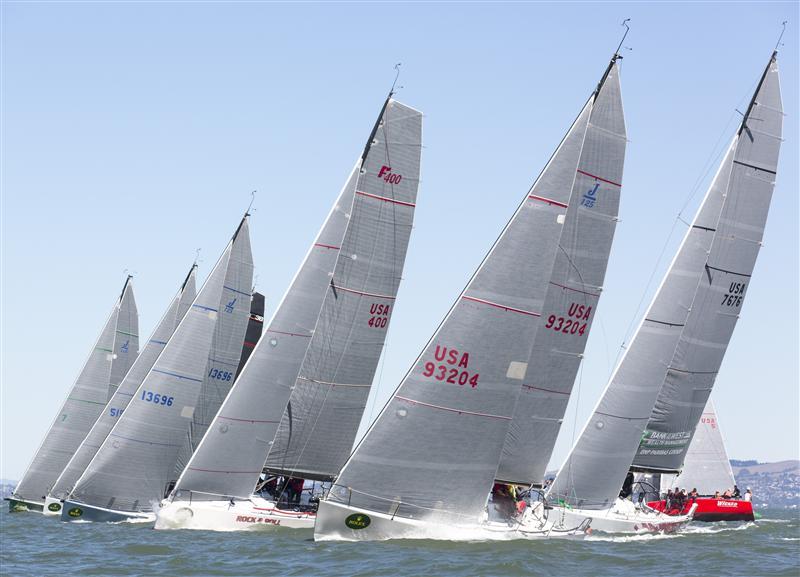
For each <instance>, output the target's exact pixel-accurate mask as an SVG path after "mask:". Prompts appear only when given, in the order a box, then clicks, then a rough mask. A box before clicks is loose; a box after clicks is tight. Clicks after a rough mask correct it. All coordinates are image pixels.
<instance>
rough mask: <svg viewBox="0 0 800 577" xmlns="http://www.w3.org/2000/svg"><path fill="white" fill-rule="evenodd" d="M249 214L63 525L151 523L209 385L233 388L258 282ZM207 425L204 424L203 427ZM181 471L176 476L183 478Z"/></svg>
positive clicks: (87, 475)
mask: <svg viewBox="0 0 800 577" xmlns="http://www.w3.org/2000/svg"><path fill="white" fill-rule="evenodd" d="M248 217H249V214H245V216H244V217H243V218H242V220H241V222H240V224H239V226H238V228H237V229H236V232H235V233H234V235H233V237H232V238H231V240H230V242H229V243H228V245H227V247H226V248H225V250H224V251H223V253H222V255H221V256H220V258H219V260H218V261H217V263H216V265H215V266H214V268H213V270H212V271H211V273H210V274H209V276H208V278H207V279H206V281H205V283H204V285H203V287H202V289H201V290H200V292H199V293H198V294H197V297H196V298H195V299H194V301H193V302H192V304H191V306H190V307H189V310H188V311H187V313H186V315H185V316H184V317H183V319H182V320H181V322H180V323H179V324H178V327H177V328H176V329H175V332H174V333H173V334H172V337H170V339H169V340H168V341H167V344H166V345H164V349H163V350H162V351H161V354H160V355H159V356H158V359H157V360H156V362H155V364H154V365H153V366H152V368H151V369H150V370H149V371H148V373H147V375H146V376H145V377H144V380H143V381H142V383H141V385H139V387H138V388H137V389H136V391H135V394H134V396H133V397H132V398H131V400H130V402H129V403H128V406H127V407H126V409H125V411H124V412H123V413H122V415H120V416H119V418H118V419H117V421H116V423H114V426H113V428H112V429H111V432H110V433H109V434H108V436H107V437H106V438H105V439H104V440H103V442H102V444H101V445H100V448H99V449H98V450H97V452H96V454H95V456H94V458H93V459H92V460H91V462H90V463H89V465H88V466H87V467H86V470H85V471H84V472H83V474H82V475H81V476H80V478H79V479H78V481H77V482H76V484H75V486H74V488H73V489H72V491H71V492H70V494H69V496H68V497H67V499H65V501H64V507H63V509H62V511H61V519H62V521H75V520H82V521H111V522H116V521H150V520H153V519H154V518H155V514H154V513H153V511H152V508H153V504H154V503H156V504H157V503H158V501H159V500H160V499H161V498H162V497H163V496H164V494H165V492H166V491H167V490H168V489H169V486H170V483H171V482H174V481H173V480H174V479H176V478H177V474H176V467H177V463H178V457H179V452H180V451H181V450H184V449H185V447H186V446H187V444H188V443H191V442H192V437H191V430H192V426H193V425H194V424H196V423H197V422H198V421H197V420H195V413H196V412H202V410H203V407H202V406H201V403H202V402H203V401H204V400H206V399H208V398H211V397H212V393H213V392H214V388H213V386H214V384H215V383H210V381H211V380H214V381H219V383H220V385H223V381H225V382H231V383H232V381H233V379H234V377H235V375H234V371H235V370H236V366H237V363H238V362H239V358H240V356H241V351H242V346H243V342H244V335H245V330H246V328H247V322H248V318H249V310H250V294H251V293H250V291H251V286H252V282H253V258H252V253H251V251H250V234H249V225H248ZM200 422H201V423H202V421H200ZM179 472H180V471H178V473H179Z"/></svg>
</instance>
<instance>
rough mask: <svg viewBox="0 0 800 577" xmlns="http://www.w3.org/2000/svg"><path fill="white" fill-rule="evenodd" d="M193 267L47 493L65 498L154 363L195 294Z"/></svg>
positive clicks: (58, 497) (193, 266)
mask: <svg viewBox="0 0 800 577" xmlns="http://www.w3.org/2000/svg"><path fill="white" fill-rule="evenodd" d="M196 269H197V267H196V266H195V265H192V268H191V269H190V270H189V274H188V275H187V276H186V278H185V280H184V281H183V283H182V284H181V287H180V289H179V290H178V293H177V294H176V295H175V297H174V298H173V299H172V302H171V303H170V305H169V307H168V308H167V311H166V312H165V313H164V315H163V316H162V317H161V320H160V321H159V322H158V325H157V326H156V329H155V330H154V331H153V334H152V335H151V336H150V339H148V341H147V343H146V344H145V346H144V347H143V348H142V351H141V353H139V357H138V358H137V359H136V362H134V363H133V365H132V366H131V368H130V370H129V371H128V374H127V375H125V378H124V379H123V380H122V383H121V384H120V386H119V388H118V389H117V390H116V391H115V392H114V394H113V396H112V397H111V400H110V401H109V402H108V404H107V405H106V406H105V408H104V409H103V412H102V413H101V414H100V416H99V417H98V418H97V421H96V422H95V423H94V425H93V426H92V428H91V430H90V431H89V433H88V434H87V435H86V438H85V439H84V440H83V442H82V443H81V445H80V447H79V448H78V450H77V451H75V454H74V455H73V456H72V458H71V459H70V460H69V463H67V466H66V467H64V470H63V471H62V472H61V474H60V475H59V477H58V480H57V481H56V483H55V484H54V485H53V488H52V489H51V490H50V496H51V497H54V498H56V499H65V498H66V497H67V496H68V495H69V493H70V491H71V490H72V488H73V487H74V486H75V482H76V481H77V480H78V478H79V477H80V476H81V475H82V474H83V472H84V471H85V470H86V467H87V465H88V464H89V462H90V461H91V460H92V459H93V458H94V456H95V454H96V453H97V450H98V449H99V448H100V444H101V443H102V442H103V441H104V440H105V438H106V436H108V433H109V432H110V431H111V428H112V427H113V426H114V423H116V422H117V419H118V418H119V417H120V416H121V415H122V413H123V411H124V410H125V408H126V407H127V406H128V403H129V402H130V400H131V398H132V397H133V396H134V394H135V393H136V390H137V389H138V388H139V385H141V384H142V381H143V380H144V378H145V376H146V375H147V373H148V372H150V369H151V368H152V367H153V365H154V364H155V362H156V359H157V358H158V356H159V355H160V354H161V351H162V350H164V345H166V344H167V341H168V340H169V338H170V337H171V336H172V333H173V332H174V331H175V328H176V327H177V326H178V323H180V321H181V319H182V318H183V317H184V315H185V314H186V311H187V310H188V309H189V307H190V306H191V304H192V301H193V300H194V298H195V296H196V289H195V272H196Z"/></svg>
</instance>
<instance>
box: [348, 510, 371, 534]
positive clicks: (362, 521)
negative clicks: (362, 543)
mask: <svg viewBox="0 0 800 577" xmlns="http://www.w3.org/2000/svg"><path fill="white" fill-rule="evenodd" d="M370 523H372V519H370V518H369V515H364V514H363V513H353V514H352V515H349V516H348V517H347V518H346V519H345V520H344V524H345V525H347V526H348V527H349V528H350V529H354V530H356V531H358V530H359V529H366V528H367V527H369V524H370Z"/></svg>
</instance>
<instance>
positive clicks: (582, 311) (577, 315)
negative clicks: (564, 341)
mask: <svg viewBox="0 0 800 577" xmlns="http://www.w3.org/2000/svg"><path fill="white" fill-rule="evenodd" d="M591 313H592V307H590V306H588V305H582V304H578V303H572V304H570V305H569V310H568V311H567V317H561V316H556V315H550V316H549V317H547V323H545V325H544V328H546V329H553V330H554V331H556V332H559V333H563V334H565V335H576V334H577V335H578V336H581V337H582V336H583V335H584V333H585V332H586V322H585V321H588V320H589V316H590V315H591ZM569 317H572V318H569Z"/></svg>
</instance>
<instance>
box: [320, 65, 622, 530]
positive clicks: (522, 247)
mask: <svg viewBox="0 0 800 577" xmlns="http://www.w3.org/2000/svg"><path fill="white" fill-rule="evenodd" d="M615 82H616V80H613V83H615ZM598 90H600V91H601V92H603V91H604V90H605V87H604V86H602V84H601V85H600V86H598ZM612 90H615V89H614V88H612ZM594 102H595V95H593V96H592V98H590V100H589V102H588V103H587V104H586V105H585V107H584V108H583V110H582V111H581V113H580V115H579V116H578V118H577V120H576V121H575V122H574V123H573V125H572V127H571V128H570V130H569V132H568V133H567V135H566V137H565V138H564V140H563V141H562V142H561V144H560V145H559V147H558V149H557V150H556V152H555V153H554V155H553V157H552V158H551V159H550V161H549V163H548V164H547V166H546V167H545V169H544V171H543V172H542V173H541V175H540V176H539V178H538V179H537V181H536V183H535V184H534V185H533V187H532V189H531V190H530V191H529V192H528V194H526V196H525V198H524V199H523V201H522V203H521V205H520V206H519V207H518V209H517V211H516V212H515V213H514V215H513V217H512V218H511V220H510V221H509V223H508V224H507V225H506V227H505V229H504V230H503V231H502V233H501V234H500V237H499V238H498V240H497V241H496V242H495V244H494V246H493V247H492V249H491V250H490V251H489V253H488V255H487V256H486V257H485V258H484V260H483V262H482V263H481V265H480V267H479V268H478V270H477V271H476V272H475V274H474V275H473V277H472V278H471V280H470V281H469V283H468V284H467V287H466V288H465V289H464V291H463V292H462V293H461V295H460V296H459V298H458V299H457V301H456V302H455V304H454V305H453V307H452V308H451V309H450V311H449V312H448V314H447V316H446V317H445V319H444V321H443V322H442V323H441V325H440V326H439V327H438V329H437V330H436V332H435V333H434V335H433V337H432V338H431V340H430V341H429V342H428V344H427V345H426V346H425V348H424V350H423V351H422V354H421V355H420V356H419V357H418V358H417V360H416V361H415V363H414V365H413V367H412V368H411V370H410V371H409V372H408V373H407V374H406V376H405V378H404V379H403V381H402V382H401V384H400V386H399V387H398V388H397V390H396V391H395V392H394V394H393V395H392V397H391V399H390V401H389V402H388V403H387V404H386V406H385V407H384V408H383V410H382V412H381V414H380V415H379V416H378V418H377V419H376V421H375V422H374V423H373V425H372V426H371V427H370V429H369V430H368V432H367V434H366V435H365V437H364V439H363V440H362V441H361V442H360V443H359V445H358V447H357V448H356V450H355V451H354V453H353V454H352V455H351V457H350V459H349V460H348V461H347V464H346V465H345V466H344V468H343V470H342V472H341V474H340V475H339V477H338V478H337V480H336V484H335V485H334V487H333V488H332V490H331V493H330V494H329V496H328V499H329V500H331V501H335V502H339V503H343V504H347V505H350V506H352V507H354V508H360V509H367V510H372V511H377V512H384V513H388V514H391V515H394V516H400V517H406V518H427V517H431V516H435V517H437V520H439V521H442V522H451V523H453V522H455V523H464V522H466V523H474V522H476V521H478V518H479V516H480V515H481V513H482V512H483V510H484V505H485V503H486V497H487V495H488V493H489V490H490V489H491V487H492V483H493V480H494V479H495V474H496V472H497V467H498V462H499V460H500V456H501V451H502V448H503V443H504V439H505V437H506V434H507V431H508V425H509V422H510V421H511V420H512V414H513V411H514V405H515V402H516V400H517V396H518V393H519V391H520V387H521V385H522V383H523V382H525V377H526V372H527V369H528V361H529V359H530V356H531V349H532V345H533V340H534V335H535V333H536V330H537V327H539V324H540V322H541V319H540V317H541V316H542V311H544V310H545V309H544V306H545V299H546V296H547V292H548V287H549V286H550V285H549V282H548V281H549V280H550V277H551V273H552V271H553V265H554V261H555V257H556V252H557V251H558V250H559V249H558V242H559V237H560V236H561V234H562V229H563V228H564V226H563V224H564V223H565V218H569V217H570V215H572V218H575V215H576V214H577V212H576V211H575V210H573V211H572V212H570V213H568V212H567V211H568V207H569V208H577V209H578V210H577V211H578V212H582V211H586V210H598V209H600V210H602V211H603V214H608V210H609V209H607V208H606V207H605V203H606V202H610V203H611V204H610V205H609V206H613V204H614V203H615V200H614V197H613V194H612V195H611V196H610V197H609V196H608V195H606V196H605V198H604V195H602V194H601V195H598V196H597V198H596V202H597V204H596V205H595V207H593V208H591V209H590V208H589V207H587V206H585V205H584V206H580V198H581V196H582V195H583V194H584V193H586V191H587V190H588V189H589V188H590V187H588V186H587V185H588V181H587V180H585V178H584V177H585V175H580V178H576V177H577V176H578V170H579V162H580V158H581V150H582V148H583V147H584V145H585V136H586V130H587V125H588V121H589V119H590V118H591V115H592V109H593V105H594ZM592 178H593V177H592ZM611 178H614V179H616V178H619V175H618V174H616V173H614V175H613V176H612V177H611ZM575 203H577V204H575ZM601 207H602V208H601ZM604 218H606V217H604ZM553 306H556V305H555V304H554V305H553ZM551 310H553V311H555V310H557V309H551ZM548 314H549V311H548ZM579 328H580V327H579ZM539 330H545V329H543V328H541V327H539ZM548 330H549V329H548Z"/></svg>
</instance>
